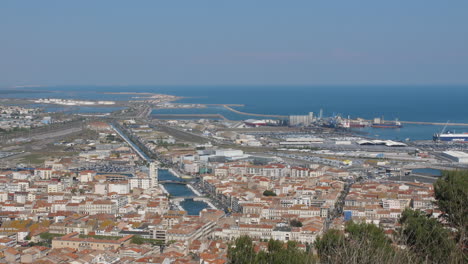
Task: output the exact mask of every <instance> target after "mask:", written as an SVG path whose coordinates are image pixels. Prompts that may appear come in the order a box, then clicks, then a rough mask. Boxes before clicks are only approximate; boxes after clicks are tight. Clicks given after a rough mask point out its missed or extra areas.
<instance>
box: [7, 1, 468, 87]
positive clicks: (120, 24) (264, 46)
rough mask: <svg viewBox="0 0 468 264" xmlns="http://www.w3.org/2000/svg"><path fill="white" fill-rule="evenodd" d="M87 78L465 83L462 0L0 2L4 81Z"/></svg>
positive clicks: (466, 19) (466, 27) (466, 6)
mask: <svg viewBox="0 0 468 264" xmlns="http://www.w3.org/2000/svg"><path fill="white" fill-rule="evenodd" d="M84 84H92V85H132V84H138V85H221V84H225V85H238V84H254V85H265V84H275V85H284V84H297V85H307V84H312V85H321V84H327V85H333V84H338V85H343V84H353V85H356V84H389V85H393V84H435V85H436V84H468V1H466V0H450V1H441V0H343V1H338V0H336V1H331V0H323V1H321V0H304V1H301V0H291V1H285V0H282V1H275V0H265V1H263V0H246V1H244V0H235V1H223V0H213V1H209V0H206V1H205V0H187V1H177V0H168V1H163V0H161V1H159V0H150V1H144V0H138V1H118V0H108V1H107V0H92V1H88V0H78V1H63V0H57V1H49V0H40V1H19V0H2V1H0V85H1V86H15V85H84Z"/></svg>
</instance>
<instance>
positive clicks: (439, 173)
mask: <svg viewBox="0 0 468 264" xmlns="http://www.w3.org/2000/svg"><path fill="white" fill-rule="evenodd" d="M412 172H413V173H420V174H426V175H430V176H435V177H440V176H442V171H441V170H438V169H432V168H420V169H414V170H412Z"/></svg>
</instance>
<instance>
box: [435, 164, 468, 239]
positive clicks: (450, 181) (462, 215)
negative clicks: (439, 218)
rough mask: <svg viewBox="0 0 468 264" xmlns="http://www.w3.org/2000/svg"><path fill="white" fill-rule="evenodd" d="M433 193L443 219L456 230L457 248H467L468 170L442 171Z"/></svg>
mask: <svg viewBox="0 0 468 264" xmlns="http://www.w3.org/2000/svg"><path fill="white" fill-rule="evenodd" d="M434 191H435V198H436V199H437V202H436V203H437V206H438V207H439V209H440V210H441V211H442V212H443V217H444V218H445V219H446V220H447V221H448V223H449V224H450V226H451V227H454V228H456V229H457V242H458V244H459V247H464V248H468V241H467V237H466V236H467V233H468V207H467V205H468V170H463V171H444V172H443V174H442V178H441V179H439V180H437V182H436V183H435V184H434Z"/></svg>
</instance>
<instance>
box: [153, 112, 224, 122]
mask: <svg viewBox="0 0 468 264" xmlns="http://www.w3.org/2000/svg"><path fill="white" fill-rule="evenodd" d="M152 117H153V118H156V119H174V118H177V119H184V118H187V119H192V118H207V119H208V118H209V119H222V120H224V121H229V119H227V118H226V117H225V116H223V115H221V114H153V115H152Z"/></svg>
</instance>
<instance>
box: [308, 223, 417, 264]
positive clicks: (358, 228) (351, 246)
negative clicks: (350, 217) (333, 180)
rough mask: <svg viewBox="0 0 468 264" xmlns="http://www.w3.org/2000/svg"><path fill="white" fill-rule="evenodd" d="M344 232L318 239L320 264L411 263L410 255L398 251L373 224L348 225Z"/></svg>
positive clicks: (333, 232)
mask: <svg viewBox="0 0 468 264" xmlns="http://www.w3.org/2000/svg"><path fill="white" fill-rule="evenodd" d="M345 232H346V235H345V233H343V232H341V231H339V230H333V229H330V230H328V231H327V232H326V233H325V234H324V235H323V236H322V237H319V238H317V241H316V242H315V248H316V249H317V253H318V256H319V258H320V263H369V264H370V263H389V264H390V263H392V264H394V263H395V264H396V263H410V262H411V261H412V257H411V255H409V254H407V253H406V252H404V251H401V250H397V249H396V248H394V247H393V246H392V243H391V240H390V239H389V238H388V237H387V236H386V235H385V233H384V231H383V230H382V229H381V228H379V227H377V226H376V225H374V224H366V223H353V222H348V223H347V224H346V227H345Z"/></svg>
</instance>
